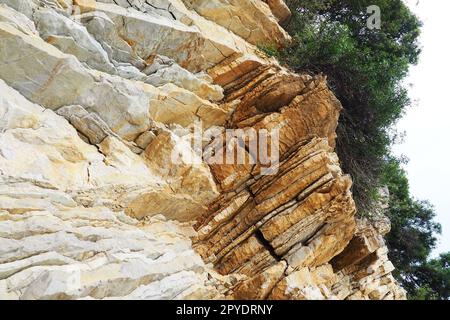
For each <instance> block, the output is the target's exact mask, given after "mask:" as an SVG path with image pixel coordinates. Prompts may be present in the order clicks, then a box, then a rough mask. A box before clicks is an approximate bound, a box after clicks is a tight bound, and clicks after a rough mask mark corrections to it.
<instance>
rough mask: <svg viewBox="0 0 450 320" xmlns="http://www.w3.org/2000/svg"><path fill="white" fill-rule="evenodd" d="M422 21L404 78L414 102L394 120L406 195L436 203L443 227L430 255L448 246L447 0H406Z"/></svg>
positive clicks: (449, 3) (449, 111)
mask: <svg viewBox="0 0 450 320" xmlns="http://www.w3.org/2000/svg"><path fill="white" fill-rule="evenodd" d="M406 2H407V3H408V5H410V7H411V9H412V10H413V11H414V12H415V13H416V14H417V15H418V16H419V18H420V19H421V20H422V21H423V23H424V27H423V31H422V37H421V43H422V46H423V53H422V56H421V59H420V62H419V64H418V65H417V66H415V67H413V68H412V70H411V73H410V77H409V79H408V83H411V85H412V87H411V89H410V96H411V98H413V99H414V100H416V105H415V106H414V107H412V108H410V109H409V110H408V113H407V115H406V116H405V118H403V119H402V120H401V121H400V122H399V124H398V129H399V130H400V131H406V138H405V141H404V143H403V144H401V145H398V146H396V147H395V152H396V154H404V155H406V156H407V157H408V158H409V159H410V161H409V163H408V164H407V165H406V166H405V169H406V170H407V171H408V176H409V180H410V187H411V192H412V194H413V195H414V196H415V197H416V198H419V199H424V200H425V199H428V200H429V201H430V202H431V203H432V204H433V205H434V206H435V208H436V212H437V214H438V221H439V222H440V223H441V224H442V228H443V232H442V236H441V237H440V239H439V240H440V241H439V246H438V248H437V250H436V252H435V255H437V254H438V253H441V252H446V251H450V184H449V183H450V124H449V120H450V82H449V81H448V79H449V78H450V52H449V50H450V1H449V0H406Z"/></svg>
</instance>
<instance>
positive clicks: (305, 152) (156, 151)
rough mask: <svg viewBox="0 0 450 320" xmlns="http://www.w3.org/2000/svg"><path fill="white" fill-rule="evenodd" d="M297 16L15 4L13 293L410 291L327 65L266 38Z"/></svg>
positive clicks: (8, 86) (8, 148)
mask: <svg viewBox="0 0 450 320" xmlns="http://www.w3.org/2000/svg"><path fill="white" fill-rule="evenodd" d="M289 17H290V12H289V9H288V8H287V6H286V5H285V4H284V2H283V1H281V0H280V1H272V0H267V1H261V0H245V1H234V0H214V1H198V0H145V1H144V0H127V1H122V0H101V1H94V0H45V1H44V0H0V93H1V94H0V298H6V299H8V298H10V299H46V298H51V299H108V298H117V299H189V298H197V299H214V298H236V299H402V298H404V296H405V295H404V292H403V291H402V289H401V288H399V287H398V285H397V283H396V281H395V280H394V278H393V277H392V275H391V272H392V270H393V266H392V264H391V263H390V262H389V260H388V257H387V249H386V246H385V243H384V240H383V238H382V235H383V234H385V233H386V231H387V229H388V228H387V227H386V225H388V224H387V223H386V222H385V221H384V220H383V219H381V220H380V219H378V220H376V222H371V221H367V220H357V219H356V218H355V214H356V209H355V204H354V202H353V199H352V194H351V184H352V181H351V178H350V177H349V176H347V175H345V173H343V172H342V170H341V169H340V166H339V160H338V157H337V155H336V153H335V152H334V145H335V143H334V140H335V130H336V127H337V124H338V119H339V113H340V111H341V109H342V106H341V104H340V103H339V101H338V100H337V99H336V98H335V96H334V95H333V93H332V92H331V91H330V90H329V89H328V87H327V84H326V78H325V77H324V76H307V75H298V74H295V73H293V72H290V71H289V70H287V69H286V68H284V67H281V66H280V65H279V64H278V63H277V62H276V61H275V60H273V59H270V58H268V57H266V56H264V54H262V53H261V52H260V51H259V50H258V49H257V48H258V46H260V45H275V46H278V47H283V46H285V45H287V44H288V43H289V41H290V37H289V35H288V34H287V33H286V32H285V31H284V29H283V28H282V25H283V23H285V22H286V21H287V20H288V19H289ZM198 129H200V130H201V131H204V133H205V134H204V135H203V136H202V137H201V139H200V141H197V142H198V143H193V141H195V138H196V137H197V131H198ZM231 129H233V130H234V131H233V132H234V133H236V132H238V133H239V132H241V133H244V136H245V137H244V138H243V137H240V136H239V135H235V136H231V137H229V136H228V133H229V132H230V130H231ZM255 132H256V133H260V132H265V133H268V134H269V136H268V137H267V139H266V140H265V141H264V142H265V143H266V144H267V146H268V152H267V153H266V154H264V152H262V149H263V148H262V145H261V141H260V140H259V139H260V136H259V135H256V136H255V135H251V134H249V133H255ZM274 132H276V135H274V134H273V133H274ZM218 138H224V139H218ZM228 138H230V139H228ZM230 140H231V142H233V143H231V144H229V142H230ZM255 146H256V149H255V148H253V147H255ZM230 149H231V151H232V154H235V155H240V156H241V157H242V159H243V162H242V163H240V162H227V161H217V160H220V158H222V160H224V159H225V158H226V154H227V151H229V150H230ZM266 151H267V150H266ZM213 159H215V160H216V161H212V160H213ZM225 160H226V159H225ZM372 221H375V220H373V219H372Z"/></svg>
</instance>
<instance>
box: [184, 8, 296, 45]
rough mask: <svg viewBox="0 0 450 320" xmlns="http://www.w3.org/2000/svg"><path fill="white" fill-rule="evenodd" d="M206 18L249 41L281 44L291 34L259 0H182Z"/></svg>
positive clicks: (288, 38)
mask: <svg viewBox="0 0 450 320" xmlns="http://www.w3.org/2000/svg"><path fill="white" fill-rule="evenodd" d="M183 1H184V2H185V3H186V4H187V6H188V7H189V8H193V9H194V10H195V11H197V12H198V13H199V14H201V15H202V16H204V17H205V18H207V19H209V20H212V21H214V22H216V23H217V24H219V25H221V26H224V27H225V28H227V29H229V30H231V31H232V32H234V33H235V34H237V35H239V36H241V37H242V38H244V39H245V40H246V41H248V42H250V43H252V44H255V45H257V44H259V45H264V44H272V42H274V41H275V43H276V44H277V45H279V46H283V45H285V44H287V43H288V42H289V41H290V36H289V35H288V34H287V32H286V31H284V30H283V28H281V26H280V25H279V24H278V21H277V19H276V18H275V17H274V16H273V15H272V11H271V9H270V7H269V6H268V5H266V4H265V3H264V2H263V1H260V0H183Z"/></svg>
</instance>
